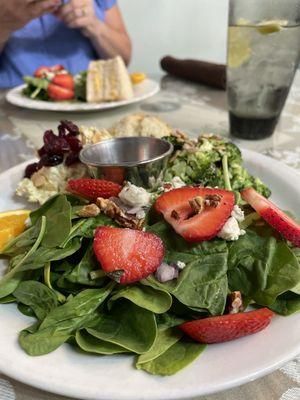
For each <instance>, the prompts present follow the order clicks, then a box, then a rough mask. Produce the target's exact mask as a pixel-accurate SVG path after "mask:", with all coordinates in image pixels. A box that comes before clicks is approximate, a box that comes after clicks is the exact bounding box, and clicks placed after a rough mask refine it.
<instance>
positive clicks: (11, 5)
mask: <svg viewBox="0 0 300 400" xmlns="http://www.w3.org/2000/svg"><path fill="white" fill-rule="evenodd" d="M60 4H61V0H9V1H7V0H0V9H1V13H0V27H1V33H2V34H3V35H4V34H10V33H11V32H13V31H15V30H17V29H20V28H23V26H25V25H26V24H27V23H28V22H29V21H31V20H32V19H35V18H38V17H40V16H41V15H43V14H46V13H49V12H53V11H55V10H56V9H57V7H59V5H60Z"/></svg>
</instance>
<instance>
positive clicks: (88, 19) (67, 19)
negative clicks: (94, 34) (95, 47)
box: [55, 0, 98, 36]
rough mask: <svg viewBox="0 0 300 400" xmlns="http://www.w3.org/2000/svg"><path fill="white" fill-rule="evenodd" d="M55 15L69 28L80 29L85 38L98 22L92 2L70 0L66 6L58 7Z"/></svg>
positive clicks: (91, 0)
mask: <svg viewBox="0 0 300 400" xmlns="http://www.w3.org/2000/svg"><path fill="white" fill-rule="evenodd" d="M55 15H56V17H57V18H59V19H61V20H62V21H63V22H64V23H65V24H66V25H67V26H68V27H69V28H79V29H82V32H83V33H84V34H85V35H86V36H88V35H89V33H90V32H91V31H92V30H93V27H94V26H95V23H97V22H98V18H97V16H96V14H95V9H94V1H93V0H70V1H69V2H68V3H67V4H64V5H62V6H60V7H59V9H58V10H57V11H56V12H55Z"/></svg>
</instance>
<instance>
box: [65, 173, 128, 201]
mask: <svg viewBox="0 0 300 400" xmlns="http://www.w3.org/2000/svg"><path fill="white" fill-rule="evenodd" d="M121 189H122V186H120V185H119V184H118V183H115V182H110V181H106V180H104V179H90V178H82V179H70V180H69V182H68V185H67V190H68V191H69V192H72V193H75V194H78V195H80V196H82V197H85V198H86V199H89V200H91V201H96V200H97V198H98V197H102V198H104V199H108V198H110V197H115V196H118V194H119V193H120V191H121Z"/></svg>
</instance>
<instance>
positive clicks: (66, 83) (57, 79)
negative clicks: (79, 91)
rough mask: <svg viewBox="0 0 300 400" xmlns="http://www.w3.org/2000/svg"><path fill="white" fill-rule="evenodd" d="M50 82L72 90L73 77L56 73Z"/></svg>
mask: <svg viewBox="0 0 300 400" xmlns="http://www.w3.org/2000/svg"><path fill="white" fill-rule="evenodd" d="M51 82H52V83H54V84H55V85H58V86H61V87H63V88H65V89H69V90H74V78H73V76H72V75H70V74H57V75H55V76H54V77H53V79H52V80H51Z"/></svg>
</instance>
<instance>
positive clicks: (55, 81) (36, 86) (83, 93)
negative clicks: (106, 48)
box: [23, 56, 146, 103]
mask: <svg viewBox="0 0 300 400" xmlns="http://www.w3.org/2000/svg"><path fill="white" fill-rule="evenodd" d="M23 79H24V82H25V84H26V86H25V88H24V89H23V94H24V95H25V96H27V97H29V98H30V99H33V100H42V101H71V100H72V101H80V102H88V103H102V102H107V101H117V100H128V99H131V98H133V97H134V93H133V85H137V84H139V83H141V82H143V81H144V80H145V79H146V75H145V74H144V73H132V74H130V75H129V73H128V71H127V68H126V66H125V64H124V61H123V60H122V58H121V57H119V56H118V57H115V58H112V59H109V60H98V61H91V62H90V64H89V67H88V69H87V70H86V71H82V72H80V73H78V74H76V75H73V74H71V73H70V72H69V71H68V70H67V69H66V68H65V67H64V66H63V65H60V64H58V65H53V66H40V67H39V68H37V69H36V71H35V72H34V74H33V76H24V78H23Z"/></svg>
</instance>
